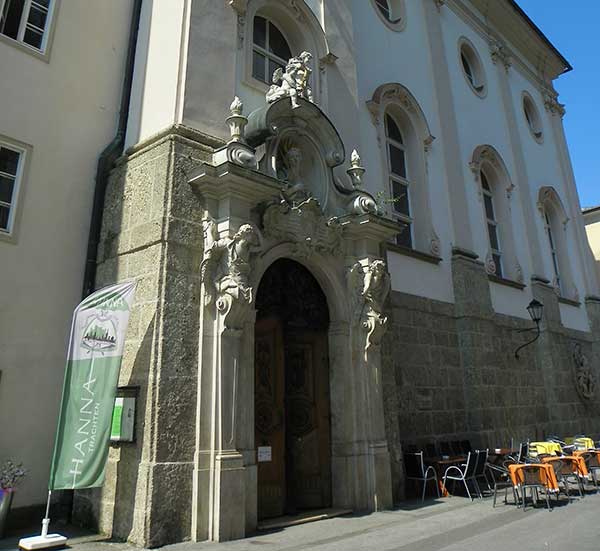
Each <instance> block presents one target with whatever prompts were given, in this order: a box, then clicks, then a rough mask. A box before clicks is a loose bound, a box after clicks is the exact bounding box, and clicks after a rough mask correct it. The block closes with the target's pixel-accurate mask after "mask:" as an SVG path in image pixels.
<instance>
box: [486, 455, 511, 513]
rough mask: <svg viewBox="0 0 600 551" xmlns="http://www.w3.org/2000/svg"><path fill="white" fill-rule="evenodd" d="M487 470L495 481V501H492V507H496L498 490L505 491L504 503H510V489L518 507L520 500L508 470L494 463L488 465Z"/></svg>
mask: <svg viewBox="0 0 600 551" xmlns="http://www.w3.org/2000/svg"><path fill="white" fill-rule="evenodd" d="M487 468H488V471H489V472H490V474H491V476H492V480H493V481H494V489H493V492H494V500H493V501H492V507H496V498H497V497H498V490H504V503H508V489H509V488H510V489H511V490H512V493H513V498H514V500H515V505H517V504H518V503H519V498H518V496H517V494H516V492H515V487H514V486H513V483H512V480H511V479H510V474H509V472H508V469H507V468H506V467H503V466H501V465H494V464H493V463H488V464H487Z"/></svg>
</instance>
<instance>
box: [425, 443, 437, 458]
mask: <svg viewBox="0 0 600 551" xmlns="http://www.w3.org/2000/svg"><path fill="white" fill-rule="evenodd" d="M425 454H426V455H427V457H437V456H439V455H440V454H439V452H438V450H437V446H436V445H435V444H434V443H431V444H425Z"/></svg>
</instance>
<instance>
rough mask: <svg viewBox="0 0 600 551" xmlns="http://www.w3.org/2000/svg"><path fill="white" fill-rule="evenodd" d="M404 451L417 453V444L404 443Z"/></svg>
mask: <svg viewBox="0 0 600 551" xmlns="http://www.w3.org/2000/svg"><path fill="white" fill-rule="evenodd" d="M404 451H405V452H406V453H417V452H418V451H419V450H418V449H417V446H416V445H415V444H405V445H404Z"/></svg>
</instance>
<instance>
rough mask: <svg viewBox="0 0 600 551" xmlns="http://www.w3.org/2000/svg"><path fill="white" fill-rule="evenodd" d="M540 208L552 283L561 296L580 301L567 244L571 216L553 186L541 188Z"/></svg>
mask: <svg viewBox="0 0 600 551" xmlns="http://www.w3.org/2000/svg"><path fill="white" fill-rule="evenodd" d="M538 208H539V210H540V213H541V214H542V221H543V224H544V233H545V235H546V243H547V245H546V247H547V248H546V250H547V251H548V253H547V254H548V257H549V258H548V260H549V261H550V262H549V263H550V269H551V276H552V278H553V281H552V283H553V285H554V287H555V288H556V291H557V293H559V294H560V296H562V297H564V298H568V299H572V300H577V301H578V300H579V291H578V290H577V287H576V285H575V282H574V280H573V273H572V271H571V265H570V262H569V251H568V245H567V224H568V222H569V218H568V216H567V214H566V211H565V208H564V206H563V203H562V201H561V200H560V197H559V195H558V193H557V192H556V190H555V189H554V188H553V187H551V186H545V187H542V188H541V189H540V192H539V201H538Z"/></svg>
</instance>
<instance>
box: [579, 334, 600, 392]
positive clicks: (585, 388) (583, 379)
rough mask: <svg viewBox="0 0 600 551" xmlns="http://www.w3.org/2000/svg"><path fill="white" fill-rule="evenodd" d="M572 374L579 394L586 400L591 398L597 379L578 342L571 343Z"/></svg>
mask: <svg viewBox="0 0 600 551" xmlns="http://www.w3.org/2000/svg"><path fill="white" fill-rule="evenodd" d="M573 375H574V378H575V388H576V389H577V392H578V393H579V396H581V398H582V399H583V400H584V401H586V402H589V401H591V400H593V399H594V398H595V396H596V389H597V383H598V380H597V378H596V374H595V373H594V370H593V369H592V367H591V365H590V362H589V360H588V359H587V356H586V355H585V354H584V353H583V349H582V347H581V344H580V343H575V344H573Z"/></svg>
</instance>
